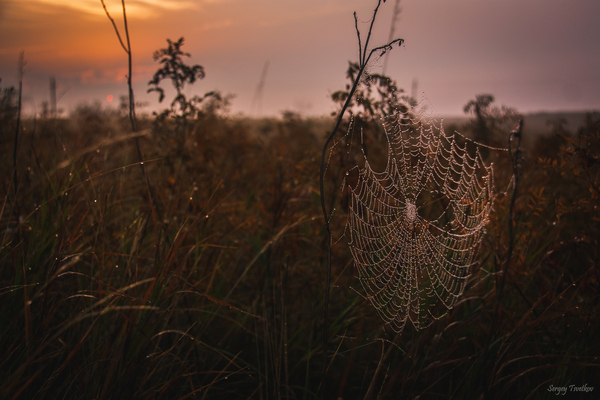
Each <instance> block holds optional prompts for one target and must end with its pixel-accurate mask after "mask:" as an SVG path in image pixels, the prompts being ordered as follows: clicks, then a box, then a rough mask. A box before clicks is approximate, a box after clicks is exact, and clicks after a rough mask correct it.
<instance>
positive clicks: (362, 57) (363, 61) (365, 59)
mask: <svg viewBox="0 0 600 400" xmlns="http://www.w3.org/2000/svg"><path fill="white" fill-rule="evenodd" d="M380 5H381V0H379V1H378V2H377V7H375V11H374V12H373V18H372V19H371V25H370V26H369V32H368V35H367V40H366V41H365V46H364V48H363V47H362V42H361V38H360V31H359V30H358V19H357V17H356V12H355V13H354V26H355V28H356V36H357V37H358V54H359V66H360V69H359V70H358V73H357V75H356V78H355V80H354V84H353V85H352V89H351V90H350V93H348V98H347V99H346V102H345V103H344V106H343V107H342V110H341V111H340V114H339V116H338V119H337V122H336V124H335V127H334V128H333V130H332V131H331V133H330V134H329V136H328V137H327V139H326V140H325V144H324V145H323V151H322V152H321V169H320V175H319V190H320V194H321V208H322V210H323V218H324V220H325V235H326V237H325V240H326V242H327V281H326V287H325V313H324V317H323V325H324V327H323V330H324V335H323V336H324V338H323V366H322V367H323V382H322V383H321V386H322V385H323V384H324V383H325V376H326V364H327V342H328V340H327V332H328V330H329V291H330V286H331V229H330V227H329V215H328V214H327V207H326V206H325V190H324V184H323V182H324V171H325V154H326V153H327V148H328V147H329V143H330V142H331V140H332V139H333V137H334V136H335V133H336V132H337V131H338V129H339V127H340V125H341V123H342V120H343V118H344V113H345V112H346V109H347V108H348V106H349V105H350V102H351V100H352V97H353V96H354V92H355V91H356V88H357V87H358V84H359V82H360V78H361V77H362V74H363V72H364V70H365V68H366V66H367V64H368V63H369V60H370V59H371V56H372V55H373V53H375V52H376V51H384V52H385V51H387V50H389V49H391V47H392V45H393V44H395V43H400V44H402V43H403V39H395V40H393V41H391V42H389V43H388V44H386V45H384V46H379V47H376V48H374V49H372V50H371V51H370V52H369V53H368V55H367V48H368V45H369V40H370V38H371V32H372V30H373V24H374V23H375V17H376V16H377V11H378V10H379V6H380ZM321 393H323V392H321Z"/></svg>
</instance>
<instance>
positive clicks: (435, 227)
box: [346, 113, 494, 332]
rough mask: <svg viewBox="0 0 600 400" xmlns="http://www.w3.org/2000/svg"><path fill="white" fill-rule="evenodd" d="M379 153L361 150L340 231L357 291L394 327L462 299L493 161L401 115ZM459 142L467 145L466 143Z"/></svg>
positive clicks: (488, 200)
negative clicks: (378, 167)
mask: <svg viewBox="0 0 600 400" xmlns="http://www.w3.org/2000/svg"><path fill="white" fill-rule="evenodd" d="M384 130H385V133H386V135H387V138H388V145H389V146H388V159H387V165H386V168H385V170H384V171H382V172H376V171H374V170H373V169H372V168H371V166H370V164H369V161H368V160H367V158H366V156H365V165H364V167H363V168H361V169H360V172H359V176H358V182H357V184H356V186H355V187H354V188H351V202H350V208H349V217H348V223H347V227H346V233H347V234H348V233H349V235H350V238H349V246H350V249H351V252H352V255H353V257H354V261H355V265H356V267H357V270H358V277H359V280H360V282H361V284H362V286H363V289H364V291H365V292H366V297H367V298H368V299H369V301H370V302H371V304H372V305H373V306H374V307H375V308H376V310H377V312H378V314H379V315H380V316H381V318H382V319H383V320H384V322H385V323H386V324H387V325H389V326H390V327H391V328H392V329H393V330H394V331H396V332H400V331H402V330H403V329H404V327H405V325H406V322H407V321H408V320H410V321H411V323H412V324H413V326H414V327H415V328H416V329H422V328H425V327H427V326H429V325H430V324H431V323H433V321H434V320H436V319H439V318H441V317H443V316H444V315H445V314H446V313H447V311H448V310H449V309H452V308H453V307H454V305H455V304H456V302H457V300H458V298H459V297H460V296H461V295H462V293H463V290H464V288H465V285H466V282H467V279H468V277H469V275H470V272H471V268H472V266H473V264H474V263H475V262H476V256H477V249H478V245H479V243H480V242H481V239H482V236H483V234H484V229H485V226H486V224H487V222H488V216H489V213H490V211H491V207H492V203H493V201H492V200H493V197H494V195H493V174H492V166H491V165H486V164H485V163H484V161H483V159H482V157H481V154H480V152H479V146H478V145H477V144H476V143H474V142H468V141H467V142H465V141H464V140H462V142H463V143H462V144H461V143H459V142H460V140H458V139H464V138H463V137H457V135H456V134H451V135H450V134H446V133H445V131H444V128H443V125H442V124H441V123H440V124H439V125H436V123H435V121H432V120H427V119H426V118H424V117H422V116H419V115H417V116H416V117H415V116H414V115H412V114H408V113H398V114H397V115H395V116H394V117H393V118H390V119H389V120H388V122H387V123H384ZM467 146H468V147H467Z"/></svg>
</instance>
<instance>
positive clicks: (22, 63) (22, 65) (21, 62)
mask: <svg viewBox="0 0 600 400" xmlns="http://www.w3.org/2000/svg"><path fill="white" fill-rule="evenodd" d="M23 68H25V52H23V51H22V52H21V54H20V55H19V100H18V103H17V126H16V128H15V147H14V149H13V181H14V182H13V184H14V185H15V187H14V190H15V203H16V198H17V185H18V177H17V150H18V146H19V130H20V129H21V94H22V93H23Z"/></svg>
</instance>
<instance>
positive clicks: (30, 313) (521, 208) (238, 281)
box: [0, 113, 600, 399]
mask: <svg viewBox="0 0 600 400" xmlns="http://www.w3.org/2000/svg"><path fill="white" fill-rule="evenodd" d="M332 126H333V121H328V120H307V119H302V118H298V117H293V116H291V115H290V116H288V118H286V119H284V120H259V121H249V120H233V119H232V120H227V119H222V118H218V117H203V119H202V120H199V121H197V122H196V123H195V124H194V126H193V127H192V128H191V129H190V130H189V132H190V133H189V134H188V136H187V137H185V138H183V139H182V138H181V137H178V138H175V137H172V136H171V135H172V134H171V133H169V132H170V128H169V126H168V125H167V126H162V127H159V128H157V129H154V130H151V129H150V128H149V127H148V129H146V130H145V131H142V132H141V133H140V135H141V136H140V143H141V146H142V152H143V154H144V158H145V162H144V166H145V169H146V171H147V173H148V177H149V181H150V184H151V185H152V190H154V191H155V193H156V201H151V200H150V198H151V197H150V195H149V190H150V189H149V186H148V184H147V183H146V181H145V179H144V177H143V175H142V171H141V169H140V168H139V165H138V164H139V163H138V162H137V161H138V160H137V154H136V150H135V147H134V141H133V139H132V137H131V136H130V134H128V133H127V130H126V128H125V127H126V124H125V123H124V122H121V121H119V120H118V119H117V118H115V117H111V116H109V115H107V114H102V113H99V114H98V113H97V115H96V114H94V113H89V114H85V115H84V114H82V113H80V114H79V117H73V118H72V119H70V120H56V119H44V120H38V121H37V122H36V124H35V129H34V125H33V121H26V122H25V127H26V128H27V130H25V131H24V132H22V135H21V137H20V153H19V158H18V168H19V169H18V176H19V184H18V190H17V192H16V195H15V191H14V187H13V186H14V185H13V184H12V178H13V174H12V169H11V164H12V158H11V157H9V154H11V151H7V149H11V148H12V145H13V143H12V141H11V140H10V139H8V136H4V137H3V138H2V144H1V145H2V155H3V156H2V157H3V158H2V160H1V162H2V165H1V167H2V168H1V169H0V171H1V172H0V173H1V174H2V176H1V178H2V185H3V186H2V199H1V201H2V203H1V207H0V217H1V220H0V221H1V229H2V230H1V234H0V238H1V249H0V310H1V311H0V355H1V358H0V397H2V398H8V399H12V398H15V399H16V398H22V399H34V398H35V399H44V398H45V399H57V398H58V399H60V398H65V399H70V398H89V399H122V398H129V399H137V398H139V399H159V398H160V399H162V398H166V399H171V398H173V399H180V398H190V399H192V398H194V399H211V398H215V399H237V398H240V399H246V398H255V399H280V398H286V399H287V398H290V399H312V398H316V397H318V396H320V395H321V393H320V392H322V393H323V397H324V398H328V399H329V398H331V399H337V398H339V397H342V398H344V399H354V398H363V397H364V396H365V394H366V393H367V391H368V389H369V387H372V390H371V391H370V393H372V397H373V398H416V397H417V396H420V399H430V398H431V399H438V398H439V399H445V398H458V399H467V398H468V399H477V398H482V396H484V397H485V398H528V396H529V398H532V399H541V398H549V397H550V396H554V394H555V393H554V392H551V390H552V389H553V388H555V387H563V386H566V387H567V389H568V387H569V385H574V386H576V387H584V385H587V387H588V388H589V387H593V388H594V389H593V391H591V392H589V391H588V392H577V393H576V392H573V391H571V392H569V393H568V394H570V395H575V394H576V395H577V397H580V398H586V399H587V398H597V396H598V393H600V378H599V377H600V369H599V368H598V367H599V366H600V359H599V357H600V345H599V344H598V343H600V341H599V340H598V339H600V332H599V330H598V327H599V325H598V320H599V306H598V299H599V298H598V287H599V282H600V270H599V261H600V254H599V247H598V240H599V238H600V221H599V215H600V213H599V212H598V206H599V205H600V194H599V192H598V189H599V187H600V172H599V161H598V155H599V154H600V149H599V146H600V124H599V121H598V116H597V115H596V116H590V118H589V120H588V121H587V125H586V128H585V129H584V130H582V131H581V132H580V134H579V135H577V134H575V135H572V136H571V137H562V136H559V135H558V134H559V133H561V134H564V133H565V132H556V133H555V134H554V135H548V136H544V138H543V139H542V140H543V141H542V142H540V143H538V145H537V146H536V147H532V148H530V149H529V151H528V152H527V153H526V164H525V165H524V169H523V176H522V180H521V186H520V189H519V196H518V198H517V201H516V212H515V248H514V251H513V257H512V260H511V262H510V268H509V272H508V276H507V279H506V284H505V287H504V293H503V296H502V302H501V304H499V306H498V315H497V323H495V324H493V323H492V319H493V318H494V309H495V306H496V301H497V296H496V294H497V293H496V287H497V285H498V284H499V281H500V276H499V274H498V273H497V272H498V271H501V270H502V268H503V266H504V264H505V261H506V260H505V256H506V253H507V249H508V234H507V226H508V219H507V218H508V205H509V201H510V199H509V198H508V197H509V196H508V195H504V194H503V191H504V190H505V188H506V187H507V185H508V182H509V180H510V174H511V171H510V170H509V169H510V167H509V160H507V159H504V158H503V157H505V155H503V154H500V155H496V156H495V157H497V159H496V160H495V169H496V180H497V187H498V188H499V192H500V194H499V196H498V198H497V204H496V206H495V210H494V212H493V214H492V220H491V223H490V225H489V228H488V233H487V236H486V238H485V240H484V243H483V244H482V248H481V249H480V260H481V261H480V263H479V264H478V265H477V267H476V268H475V270H474V271H473V276H472V279H471V281H470V283H469V284H468V286H467V289H466V290H465V293H464V296H463V299H462V300H461V301H460V303H459V304H458V305H457V306H456V307H455V308H454V309H453V310H451V311H450V313H449V314H448V315H447V316H446V317H444V318H443V319H441V320H439V321H437V322H436V323H435V324H434V325H433V326H431V327H430V328H428V329H426V330H423V331H419V332H417V331H414V329H412V328H407V329H406V330H405V331H404V332H403V333H402V334H401V335H395V334H394V333H393V332H392V331H391V330H389V329H386V328H385V327H383V326H382V325H381V323H380V321H379V319H378V317H377V315H376V313H375V311H374V309H373V308H372V307H371V305H370V304H369V303H368V301H366V300H365V299H364V298H363V297H362V296H361V295H360V293H361V290H360V287H359V284H358V280H357V279H356V278H355V276H354V275H355V273H354V270H353V265H352V261H351V256H350V253H349V250H348V248H347V246H346V243H345V241H346V239H343V238H342V239H341V240H340V241H338V242H337V243H336V244H335V246H334V248H333V271H332V273H333V276H332V282H333V287H332V291H331V299H330V320H331V321H330V329H329V337H330V346H329V353H330V354H329V358H328V360H329V361H330V364H329V365H328V372H327V379H326V381H325V382H324V383H323V385H322V386H321V383H322V382H321V381H322V376H321V362H322V351H323V349H322V335H323V332H322V325H323V321H322V314H323V306H324V302H325V299H324V294H325V257H326V251H325V247H324V226H323V221H322V218H321V214H320V198H319V189H318V184H319V180H318V179H319V165H318V160H319V157H320V148H321V146H322V143H323V140H324V138H325V136H326V134H327V132H328V131H329V130H330V129H331V128H332ZM550 142H551V145H549V143H550ZM561 146H562V147H561ZM342 147H343V146H338V147H337V148H336V149H338V150H339V149H341V148H342ZM343 159H344V154H337V153H335V152H334V154H333V155H332V157H331V161H330V166H329V169H328V174H329V175H328V178H327V181H328V187H326V191H327V193H329V194H328V198H329V199H332V198H333V199H336V200H335V201H336V202H337V201H339V199H340V196H339V187H340V183H341V182H340V180H339V176H340V171H341V169H342V168H345V166H344V165H343ZM336 176H337V177H338V178H337V180H336V178H335V177H336ZM343 208H344V206H343V203H342V205H341V207H340V206H337V211H336V212H335V213H334V217H333V218H332V230H333V232H334V241H335V239H336V237H339V236H340V235H341V234H342V233H343V227H344V223H345V216H344V211H343ZM336 235H337V236H336ZM492 327H493V329H492Z"/></svg>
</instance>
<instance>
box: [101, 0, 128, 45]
mask: <svg viewBox="0 0 600 400" xmlns="http://www.w3.org/2000/svg"><path fill="white" fill-rule="evenodd" d="M100 2H101V3H102V8H104V12H105V13H106V16H107V17H108V19H110V22H112V26H113V28H115V33H116V34H117V37H118V38H119V43H121V47H123V50H125V52H126V53H129V49H128V48H127V47H125V44H124V43H123V40H121V34H120V33H119V29H118V28H117V24H115V20H114V19H112V17H111V16H110V14H109V13H108V10H107V9H106V4H104V0H100ZM123 8H125V5H123ZM125 26H127V23H125ZM127 44H129V43H127Z"/></svg>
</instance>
